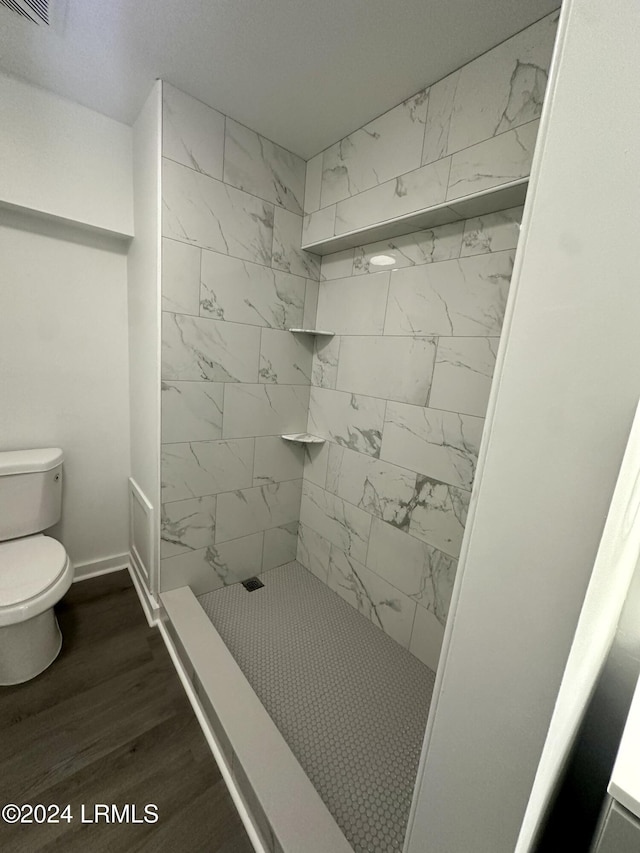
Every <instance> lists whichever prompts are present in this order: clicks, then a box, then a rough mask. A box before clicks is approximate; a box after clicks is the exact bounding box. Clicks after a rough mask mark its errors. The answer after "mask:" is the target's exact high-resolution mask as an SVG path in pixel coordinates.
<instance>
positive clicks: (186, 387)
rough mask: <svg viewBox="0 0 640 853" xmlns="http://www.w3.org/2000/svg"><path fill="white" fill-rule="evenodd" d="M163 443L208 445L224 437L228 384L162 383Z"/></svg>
mask: <svg viewBox="0 0 640 853" xmlns="http://www.w3.org/2000/svg"><path fill="white" fill-rule="evenodd" d="M161 389H162V390H161V401H162V441H163V443H164V444H170V443H171V442H174V441H208V440H212V439H216V438H221V437H222V406H223V395H224V384H223V383H221V382H169V381H163V382H162V383H161Z"/></svg>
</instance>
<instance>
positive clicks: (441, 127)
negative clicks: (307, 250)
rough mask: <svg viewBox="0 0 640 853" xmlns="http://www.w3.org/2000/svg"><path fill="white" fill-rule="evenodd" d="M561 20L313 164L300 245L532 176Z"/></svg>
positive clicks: (516, 40)
mask: <svg viewBox="0 0 640 853" xmlns="http://www.w3.org/2000/svg"><path fill="white" fill-rule="evenodd" d="M558 14H559V13H558V12H553V13H552V14H550V15H547V16H546V17H545V18H542V19H541V20H540V21H538V22H537V23H535V24H532V26H530V27H527V28H526V29H525V30H522V32H520V33H518V34H517V35H515V36H513V37H512V38H510V39H507V40H506V41H504V42H503V43H502V44H500V45H498V46H497V47H495V48H493V49H492V50H490V51H488V52H487V53H485V54H483V55H482V56H480V57H478V59H475V60H473V62H470V63H468V64H467V65H465V66H463V67H462V68H459V69H458V70H457V71H454V72H453V74H449V75H448V76H447V77H444V78H443V79H442V80H440V81H438V82H437V83H434V84H433V85H432V86H430V87H429V88H427V89H425V90H423V91H422V92H418V93H417V94H416V95H414V96H413V97H411V98H409V99H408V100H406V101H405V102H404V103H402V104H398V106H397V107H395V108H394V109H392V110H390V111H389V112H387V113H385V114H384V115H382V116H380V117H379V118H377V119H375V120H374V121H372V122H370V123H369V124H367V125H365V126H364V127H362V128H360V129H359V130H356V131H355V132H354V133H351V134H350V135H349V136H347V137H345V138H344V139H342V140H340V141H339V142H336V143H335V144H334V145H332V146H330V147H329V148H327V149H326V150H325V151H322V152H320V153H319V154H317V155H316V156H315V157H313V158H312V159H311V160H309V162H308V163H307V182H306V193H305V213H306V214H307V215H306V216H305V221H304V233H303V244H304V245H308V244H310V243H313V242H315V241H318V240H323V239H326V238H329V237H331V236H332V235H338V234H343V233H345V232H349V231H353V230H356V229H358V228H364V227H366V226H368V225H371V224H373V223H376V222H380V221H384V220H389V219H393V218H394V217H398V216H403V215H405V214H408V213H412V212H414V211H416V210H420V209H422V208H424V207H428V206H430V205H435V204H440V203H442V202H444V201H450V200H452V199H458V198H460V197H462V196H466V195H469V194H471V193H475V192H478V191H481V190H487V189H490V188H491V187H494V186H498V185H500V184H504V183H508V182H509V181H513V180H516V179H518V178H522V177H526V176H527V175H528V174H529V171H530V168H531V158H532V155H533V148H534V145H535V140H536V135H537V132H538V119H539V116H540V111H541V108H542V101H543V97H544V91H545V87H546V83H547V75H548V70H549V65H550V63H551V54H552V51H553V44H554V40H555V34H556V28H557V22H558Z"/></svg>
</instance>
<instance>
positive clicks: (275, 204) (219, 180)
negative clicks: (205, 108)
mask: <svg viewBox="0 0 640 853" xmlns="http://www.w3.org/2000/svg"><path fill="white" fill-rule="evenodd" d="M225 118H226V117H225ZM232 121H234V119H232ZM238 124H239V122H238ZM250 129H251V128H249V130H250ZM225 132H226V121H225ZM253 133H255V130H254V131H253ZM269 141H270V140H269ZM273 144H274V145H275V144H276V143H273ZM224 148H226V138H225V143H224V145H223V149H224ZM222 156H223V162H222V175H223V177H222V178H214V176H213V175H210V174H209V173H208V172H203V171H201V170H200V169H194V168H193V166H188V165H187V164H186V163H181V162H180V161H179V160H174V159H173V158H172V157H167V155H166V154H163V155H162V159H163V160H166V161H167V162H168V163H174V164H175V165H176V166H180V167H181V168H183V169H188V170H189V171H190V172H193V173H194V174H195V175H202V177H203V178H207V179H208V180H210V181H215V182H216V183H217V184H222V186H223V187H228V188H229V189H232V190H235V191H236V192H238V193H242V194H243V195H246V196H250V197H251V198H255V199H257V200H258V201H261V202H262V203H263V204H268V205H269V206H270V207H273V208H278V209H279V210H286V211H287V213H292V214H293V215H294V216H300V217H302V216H304V213H298V212H297V211H296V210H289V208H288V207H285V206H284V205H283V204H279V203H278V202H277V201H273V200H272V199H269V198H263V197H262V196H260V195H256V193H252V192H250V191H249V190H245V189H243V188H241V187H237V186H236V185H235V184H232V183H230V182H229V181H225V180H224V157H225V153H224V150H223V155H222ZM263 162H264V161H263Z"/></svg>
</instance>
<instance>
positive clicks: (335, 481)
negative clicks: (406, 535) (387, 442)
mask: <svg viewBox="0 0 640 853" xmlns="http://www.w3.org/2000/svg"><path fill="white" fill-rule="evenodd" d="M415 486H416V475H415V474H414V473H413V472H412V471H407V470H405V469H404V468H398V467H397V466H396V465H391V464H390V463H389V462H382V461H381V460H380V459H374V458H373V457H371V456H366V455H365V454H364V453H354V452H353V451H352V450H347V449H346V448H344V447H340V446H339V445H336V444H332V445H331V446H330V447H329V461H328V466H327V479H326V489H327V491H329V492H332V493H333V494H335V495H338V497H340V498H344V500H346V501H348V502H349V503H351V504H353V505H354V506H357V507H359V508H360V509H364V510H366V512H368V513H370V514H371V515H375V516H377V517H378V518H383V519H384V520H385V521H388V522H390V523H391V524H395V525H397V526H402V525H406V524H407V512H408V511H409V508H410V506H411V502H412V498H413V496H414V493H415Z"/></svg>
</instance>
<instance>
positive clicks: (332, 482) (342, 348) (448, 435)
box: [298, 208, 522, 669]
mask: <svg viewBox="0 0 640 853" xmlns="http://www.w3.org/2000/svg"><path fill="white" fill-rule="evenodd" d="M521 213H522V210H521V208H514V209H512V210H507V211H504V212H501V213H493V214H488V215H487V216H483V217H478V218H476V219H469V220H467V221H466V222H456V223H453V224H450V225H442V226H440V227H437V228H433V229H430V230H427V231H419V232H416V233H414V234H409V235H407V236H406V237H400V238H396V239H394V240H391V241H388V242H385V243H384V244H380V243H377V244H372V245H368V246H362V247H359V248H357V249H351V250H349V253H348V254H349V257H347V253H345V252H341V253H338V254H335V255H326V256H325V257H324V258H323V260H322V279H323V281H322V283H321V285H320V296H319V300H318V311H317V324H318V327H319V328H323V329H331V330H333V331H335V332H336V336H335V337H333V338H330V339H328V342H326V343H325V342H323V340H326V339H318V343H317V344H316V351H315V353H314V359H313V366H312V374H311V376H312V388H311V396H310V406H309V422H308V429H309V431H310V432H312V433H316V434H318V435H321V436H323V437H326V438H327V439H328V441H327V443H326V444H325V445H323V446H322V447H320V448H319V449H315V448H311V449H310V458H309V459H308V461H307V463H306V465H305V471H304V486H303V495H302V506H301V513H300V522H301V524H300V533H299V545H298V559H299V560H300V562H301V563H302V564H303V565H304V566H306V567H307V568H308V569H310V570H311V571H312V572H313V573H314V574H315V575H316V576H317V577H319V578H320V579H321V580H323V581H325V583H328V585H329V586H330V587H331V588H332V589H334V590H335V591H336V592H338V593H339V594H340V595H342V597H343V598H345V599H346V600H347V601H349V602H350V603H351V604H352V605H353V606H354V607H356V608H357V609H358V610H359V611H360V612H361V613H364V614H365V615H366V616H368V617H369V618H370V619H371V620H373V621H374V622H375V623H376V624H377V625H378V626H379V627H381V628H382V629H383V630H385V631H386V632H387V633H388V634H390V635H391V636H392V637H393V638H394V639H395V640H397V641H398V642H399V643H401V644H402V645H403V646H405V647H407V648H409V650H410V651H412V652H413V653H414V654H416V655H417V656H418V657H419V658H420V659H421V660H423V661H424V662H425V663H427V664H428V665H429V666H431V667H432V668H434V669H435V667H436V664H437V657H438V654H439V650H440V644H441V641H442V636H443V633H444V624H445V621H446V618H447V613H448V608H449V601H450V598H451V591H452V587H453V581H454V578H455V572H456V567H457V557H458V556H459V553H460V545H461V542H462V534H463V531H464V525H465V521H466V516H467V508H468V506H469V500H470V497H471V486H472V483H473V476H474V472H475V465H476V460H477V456H478V447H479V444H480V438H481V435H482V427H483V424H484V415H485V412H486V407H487V401H488V397H489V389H490V386H491V378H492V375H493V369H494V365H495V358H496V352H497V348H498V341H499V335H500V331H501V326H502V318H503V316H504V308H505V303H506V298H507V292H508V288H509V281H510V278H511V271H512V269H513V258H514V253H515V251H514V250H515V246H516V243H517V240H518V223H519V222H520V217H521ZM382 249H385V250H387V251H392V252H393V253H394V254H395V255H396V256H397V257H398V258H399V259H400V261H399V268H397V269H395V270H394V271H392V272H374V269H375V268H374V267H371V265H370V258H371V255H372V254H375V253H376V252H380V251H381V250H382Z"/></svg>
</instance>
